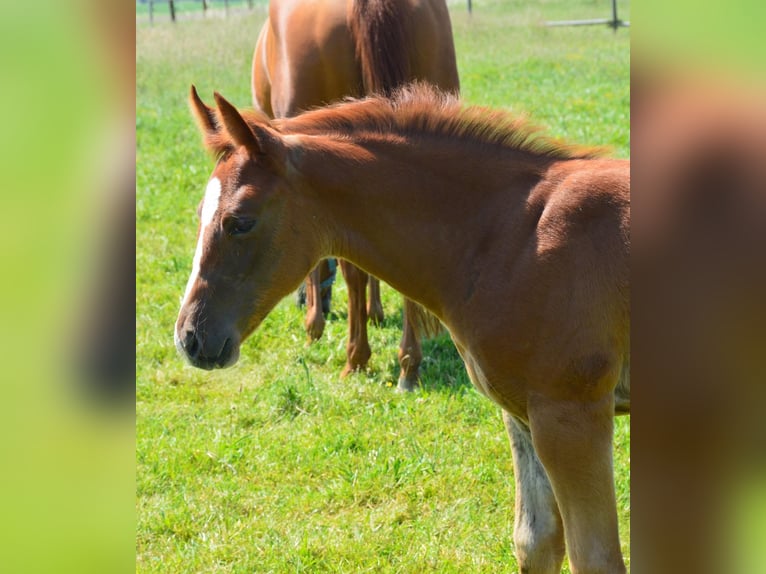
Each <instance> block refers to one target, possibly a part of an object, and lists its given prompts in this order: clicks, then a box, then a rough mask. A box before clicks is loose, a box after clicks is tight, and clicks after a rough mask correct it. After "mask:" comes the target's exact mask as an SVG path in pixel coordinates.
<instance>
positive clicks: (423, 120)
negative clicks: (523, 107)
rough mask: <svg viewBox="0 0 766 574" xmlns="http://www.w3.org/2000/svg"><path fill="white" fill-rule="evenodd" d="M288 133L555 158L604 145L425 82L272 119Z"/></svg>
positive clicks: (595, 152)
mask: <svg viewBox="0 0 766 574" xmlns="http://www.w3.org/2000/svg"><path fill="white" fill-rule="evenodd" d="M272 125H273V126H274V127H276V128H277V129H278V130H279V131H280V132H282V133H285V134H306V135H320V134H321V135H335V136H337V137H341V138H344V139H348V138H353V139H354V140H356V141H359V140H364V139H365V138H369V137H375V138H379V137H380V136H381V135H388V134H390V135H394V136H399V137H402V138H405V139H416V138H443V139H455V140H460V141H461V142H471V143H475V144H478V145H489V146H493V147H494V146H498V147H501V148H506V149H512V150H516V151H522V152H527V153H529V154H532V155H536V156H543V157H547V158H551V159H580V158H593V157H600V156H602V155H604V154H605V153H606V152H607V151H608V150H607V149H606V148H604V147H587V146H580V145H571V144H568V143H565V142H563V141H561V140H558V139H555V138H552V137H549V136H546V135H544V134H542V133H541V131H542V128H540V127H539V126H536V125H534V124H532V123H530V122H529V121H528V120H527V118H526V117H525V116H523V115H522V116H519V115H514V114H512V113H510V112H508V111H504V110H493V109H490V108H486V107H482V106H465V105H464V104H462V103H461V102H460V100H459V99H458V98H457V97H456V96H455V95H454V94H450V93H447V92H442V91H440V90H438V89H437V88H435V87H433V86H431V85H429V84H425V83H414V84H411V85H409V86H406V87H403V88H400V89H398V90H397V91H396V92H394V94H393V96H392V97H391V98H390V99H389V98H385V97H381V96H371V97H368V98H364V99H347V100H345V101H344V102H341V103H338V104H335V105H332V106H328V107H324V108H318V109H315V110H311V111H308V112H305V113H303V114H301V115H299V116H296V117H293V118H285V119H280V120H274V121H273V122H272Z"/></svg>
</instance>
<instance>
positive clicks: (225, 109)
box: [213, 92, 260, 153]
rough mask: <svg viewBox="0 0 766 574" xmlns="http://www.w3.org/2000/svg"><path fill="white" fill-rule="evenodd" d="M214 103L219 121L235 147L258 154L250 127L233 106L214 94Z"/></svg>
mask: <svg viewBox="0 0 766 574" xmlns="http://www.w3.org/2000/svg"><path fill="white" fill-rule="evenodd" d="M213 97H215V103H216V104H217V105H218V111H219V112H220V114H221V120H222V121H223V126H224V127H225V128H226V131H227V132H229V135H230V136H231V139H232V140H234V143H235V144H237V145H241V146H245V147H246V148H247V149H248V150H250V151H252V152H256V153H260V149H259V147H258V140H256V139H255V134H254V133H253V130H251V129H250V126H249V125H247V122H246V121H245V118H243V117H242V116H241V115H240V113H239V112H238V111H237V108H235V107H234V106H233V105H231V104H230V103H229V102H228V101H227V100H226V99H225V98H224V97H223V96H222V95H221V94H219V93H218V92H215V93H214V94H213Z"/></svg>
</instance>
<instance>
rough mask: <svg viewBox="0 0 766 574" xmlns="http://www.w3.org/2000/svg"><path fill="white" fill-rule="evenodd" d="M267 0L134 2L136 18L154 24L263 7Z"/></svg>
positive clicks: (151, 0) (155, 0)
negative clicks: (155, 22)
mask: <svg viewBox="0 0 766 574" xmlns="http://www.w3.org/2000/svg"><path fill="white" fill-rule="evenodd" d="M268 3H269V2H268V0H136V18H137V19H138V20H144V21H149V22H150V23H154V21H155V20H158V21H168V20H170V21H173V22H175V21H176V20H179V19H183V18H195V17H205V16H207V15H208V14H216V15H220V14H223V15H228V13H229V12H230V11H242V10H252V9H253V8H256V7H265V6H267V5H268Z"/></svg>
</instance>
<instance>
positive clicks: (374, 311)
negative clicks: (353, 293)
mask: <svg viewBox="0 0 766 574" xmlns="http://www.w3.org/2000/svg"><path fill="white" fill-rule="evenodd" d="M368 285H369V286H370V299H369V301H368V302H367V317H368V319H369V320H370V323H372V324H373V325H376V326H379V325H381V324H382V323H383V303H382V302H381V301H380V280H378V278H377V277H373V276H372V275H370V278H369V280H368Z"/></svg>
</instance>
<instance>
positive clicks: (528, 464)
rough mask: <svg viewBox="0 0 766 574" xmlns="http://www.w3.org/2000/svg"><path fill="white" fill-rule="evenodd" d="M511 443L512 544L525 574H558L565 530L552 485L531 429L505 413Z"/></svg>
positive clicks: (504, 417)
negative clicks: (535, 445)
mask: <svg viewBox="0 0 766 574" xmlns="http://www.w3.org/2000/svg"><path fill="white" fill-rule="evenodd" d="M503 422H504V423H505V428H506V430H507V431H508V436H509V437H510V439H511V451H512V453H513V472H514V478H515V481H516V508H515V515H514V524H513V542H514V544H515V546H516V559H517V560H518V563H519V569H520V571H521V573H522V574H559V572H561V564H562V562H563V561H564V528H563V526H562V524H561V515H560V514H559V509H558V505H557V504H556V499H555V497H554V496H553V490H552V489H551V483H550V482H549V481H548V475H547V474H546V473H545V469H544V468H543V465H542V464H541V463H540V459H539V458H537V453H535V448H534V446H532V436H531V434H530V432H529V427H528V426H527V425H525V424H524V423H523V422H521V421H520V420H518V419H516V418H515V417H514V416H513V415H511V414H509V413H507V412H505V411H503Z"/></svg>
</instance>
